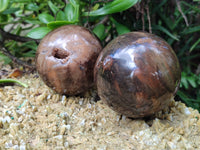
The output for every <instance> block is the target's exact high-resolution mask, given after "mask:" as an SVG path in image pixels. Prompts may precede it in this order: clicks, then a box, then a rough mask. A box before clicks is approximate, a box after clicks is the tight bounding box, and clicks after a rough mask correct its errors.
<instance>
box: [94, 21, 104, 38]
mask: <svg viewBox="0 0 200 150" xmlns="http://www.w3.org/2000/svg"><path fill="white" fill-rule="evenodd" d="M93 32H94V34H95V35H96V36H97V37H98V38H99V39H100V40H103V38H104V33H105V26H104V25H103V24H99V25H97V26H96V27H95V28H94V29H93Z"/></svg>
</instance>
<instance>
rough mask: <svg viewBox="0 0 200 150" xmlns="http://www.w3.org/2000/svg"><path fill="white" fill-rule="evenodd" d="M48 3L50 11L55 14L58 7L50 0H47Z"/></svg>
mask: <svg viewBox="0 0 200 150" xmlns="http://www.w3.org/2000/svg"><path fill="white" fill-rule="evenodd" d="M48 5H49V7H50V9H51V11H52V12H53V14H54V15H56V13H57V12H58V11H59V8H58V7H56V6H55V5H54V4H53V3H52V2H51V1H48Z"/></svg>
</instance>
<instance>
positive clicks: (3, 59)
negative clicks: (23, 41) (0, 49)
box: [0, 53, 12, 64]
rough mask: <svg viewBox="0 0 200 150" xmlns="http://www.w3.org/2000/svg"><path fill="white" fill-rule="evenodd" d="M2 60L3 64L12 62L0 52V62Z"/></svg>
mask: <svg viewBox="0 0 200 150" xmlns="http://www.w3.org/2000/svg"><path fill="white" fill-rule="evenodd" d="M2 61H3V62H4V64H9V63H11V62H12V60H11V59H10V58H9V57H7V56H5V55H4V54H1V53H0V62H2Z"/></svg>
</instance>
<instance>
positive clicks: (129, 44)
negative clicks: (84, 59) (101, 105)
mask: <svg viewBox="0 0 200 150" xmlns="http://www.w3.org/2000/svg"><path fill="white" fill-rule="evenodd" d="M94 74H95V80H96V82H97V89H98V94H99V96H100V98H101V99H102V100H103V101H104V102H106V103H107V104H108V105H109V106H110V107H111V108H112V109H113V110H115V111H117V112H119V113H121V114H123V115H126V116H128V117H133V118H140V117H145V116H150V115H152V114H154V113H155V112H158V111H160V110H162V109H164V108H165V107H167V106H168V105H169V102H170V100H171V99H172V98H173V96H174V94H175V93H176V90H177V87H178V85H179V82H180V77H181V71H180V66H179V62H178V59H177V57H176V55H175V53H174V51H173V50H172V48H171V47H170V46H169V45H168V44H167V43H166V42H165V41H164V40H162V39H161V38H159V37H158V36H156V35H153V34H149V33H143V32H131V33H127V34H124V35H121V36H119V37H117V38H116V39H114V40H113V41H111V42H110V43H109V44H108V45H107V46H106V47H105V48H104V49H103V51H102V52H101V53H100V55H99V57H98V60H97V62H96V66H95V70H94Z"/></svg>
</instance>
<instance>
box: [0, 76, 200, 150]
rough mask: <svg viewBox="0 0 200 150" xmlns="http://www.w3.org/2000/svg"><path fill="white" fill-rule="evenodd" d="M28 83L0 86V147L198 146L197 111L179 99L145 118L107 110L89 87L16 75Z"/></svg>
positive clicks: (147, 149)
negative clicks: (79, 90) (80, 89)
mask: <svg viewBox="0 0 200 150" xmlns="http://www.w3.org/2000/svg"><path fill="white" fill-rule="evenodd" d="M18 80H19V81H21V82H23V83H26V84H27V85H28V87H27V88H24V87H22V86H19V85H17V84H15V85H12V86H11V85H10V86H8V85H6V86H5V85H4V86H1V87H0V137H1V138H0V150H1V149H2V150H3V149H13V150H15V149H16V150H18V149H19V150H25V149H38V150H41V149H44V150H47V149H48V150H51V149H52V150H54V149H56V150H58V149H59V150H60V149H63V150H64V149H69V150H71V149H72V150H142V149H144V150H157V149H158V150H161V149H162V150H170V149H176V150H179V149H180V150H184V149H185V150H193V149H195V150H196V149H200V115H199V113H198V111H197V110H194V109H192V108H188V107H186V106H185V104H183V103H181V102H175V101H174V100H172V101H171V104H170V107H169V109H167V110H165V111H162V112H159V113H157V114H155V116H154V117H152V118H149V119H130V118H127V117H125V116H121V115H120V114H118V113H116V112H115V111H113V110H111V109H110V108H109V107H108V106H107V105H106V104H104V103H103V102H102V101H101V100H99V101H96V100H95V96H94V95H95V94H94V91H90V92H87V93H86V94H85V95H84V96H82V97H81V96H76V97H67V96H64V95H59V94H56V93H55V92H54V91H53V90H52V89H50V88H49V87H47V86H46V85H45V84H44V83H43V81H42V80H41V79H40V77H39V76H38V75H37V74H30V75H24V76H23V77H21V78H19V79H18Z"/></svg>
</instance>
